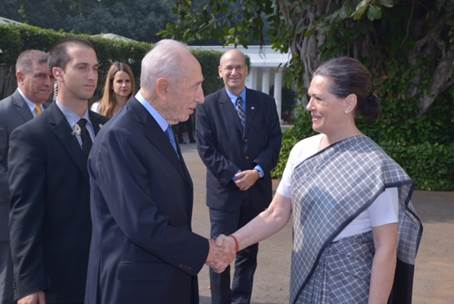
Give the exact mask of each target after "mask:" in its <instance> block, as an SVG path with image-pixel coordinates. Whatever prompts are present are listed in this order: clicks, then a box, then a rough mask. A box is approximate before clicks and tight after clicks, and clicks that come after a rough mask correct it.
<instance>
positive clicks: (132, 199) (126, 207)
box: [85, 98, 208, 304]
mask: <svg viewBox="0 0 454 304" xmlns="http://www.w3.org/2000/svg"><path fill="white" fill-rule="evenodd" d="M88 170H89V174H90V183H91V215H92V223H93V234H92V243H91V248H90V261H89V267H88V277H87V290H86V296H85V304H94V303H105V304H115V303H118V304H122V303H160V304H166V303H168V304H174V303H179V304H185V303H194V304H195V303H198V287H197V276H196V275H197V273H198V272H199V270H200V269H201V267H202V266H203V264H204V262H205V260H206V258H207V255H208V241H207V240H206V239H205V238H202V237H201V236H198V235H196V234H194V233H192V232H191V216H192V196H193V192H192V191H193V190H192V181H191V178H190V176H189V173H188V171H187V169H186V166H185V164H184V162H183V158H182V156H181V154H180V158H178V157H177V154H176V153H175V151H174V150H173V148H172V146H171V144H170V142H169V140H168V138H167V136H166V135H165V133H164V132H163V131H162V129H161V128H160V127H159V125H158V124H157V123H156V121H155V120H154V119H153V118H152V116H151V115H150V114H149V113H148V112H147V111H146V109H145V108H144V107H143V106H142V105H141V104H140V103H139V102H138V101H137V100H136V99H135V98H131V100H130V101H129V102H128V103H127V105H126V107H125V108H124V109H123V111H122V112H120V113H119V114H118V115H117V116H115V117H114V118H113V119H112V120H111V121H110V122H109V123H108V124H107V125H106V126H104V128H103V129H102V130H101V132H100V133H99V135H98V138H97V142H96V143H95V144H94V146H93V149H92V151H91V154H90V157H89V164H88Z"/></svg>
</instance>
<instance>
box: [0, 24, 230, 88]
mask: <svg viewBox="0 0 454 304" xmlns="http://www.w3.org/2000/svg"><path fill="white" fill-rule="evenodd" d="M66 37H79V38H83V39H87V40H89V41H91V42H92V43H93V44H94V46H95V48H96V52H97V55H98V60H99V63H100V77H99V81H98V90H97V94H95V96H100V95H101V91H102V87H103V85H104V79H105V75H106V74H107V69H108V68H109V66H110V64H111V63H112V62H113V61H122V62H126V63H128V64H130V65H131V67H132V70H133V71H134V75H135V76H136V78H137V79H136V81H137V85H138V84H139V82H138V79H139V76H140V64H141V60H142V58H143V56H144V55H145V53H146V52H147V51H148V50H149V49H150V48H151V46H152V45H151V44H149V43H145V42H138V41H121V40H111V39H105V38H100V37H93V36H89V35H84V34H74V33H65V32H57V31H54V30H47V29H42V28H39V27H35V26H29V25H0V64H6V65H11V66H14V65H15V63H16V58H17V56H18V55H19V53H20V52H21V51H23V50H26V49H39V50H44V51H46V50H48V49H49V48H50V47H51V46H52V45H53V44H54V43H56V42H57V41H58V40H60V39H63V38H66ZM194 55H195V56H196V57H197V59H198V60H199V61H200V63H201V65H202V68H203V74H204V78H205V81H204V84H203V87H204V92H205V93H206V94H208V93H211V92H214V91H215V90H217V89H218V88H220V87H221V86H222V84H221V83H220V81H219V79H218V77H217V75H218V72H217V70H218V69H217V67H218V63H219V57H220V55H221V54H220V53H218V52H204V51H195V52H194ZM2 93H3V95H8V94H10V93H11V92H2Z"/></svg>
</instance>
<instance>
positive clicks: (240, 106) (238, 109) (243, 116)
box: [235, 96, 246, 132]
mask: <svg viewBox="0 0 454 304" xmlns="http://www.w3.org/2000/svg"><path fill="white" fill-rule="evenodd" d="M235 109H236V112H237V113H238V117H239V118H240V122H241V126H243V132H244V128H245V127H246V113H245V111H244V108H243V98H241V96H238V98H237V99H236V102H235Z"/></svg>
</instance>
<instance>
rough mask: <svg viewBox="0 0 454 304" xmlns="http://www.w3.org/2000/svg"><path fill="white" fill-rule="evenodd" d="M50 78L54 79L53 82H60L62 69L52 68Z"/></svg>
mask: <svg viewBox="0 0 454 304" xmlns="http://www.w3.org/2000/svg"><path fill="white" fill-rule="evenodd" d="M51 73H52V77H54V79H55V80H57V81H62V80H63V73H64V71H63V69H62V68H60V67H53V68H52V70H51Z"/></svg>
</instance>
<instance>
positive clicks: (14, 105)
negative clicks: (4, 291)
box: [0, 90, 33, 242]
mask: <svg viewBox="0 0 454 304" xmlns="http://www.w3.org/2000/svg"><path fill="white" fill-rule="evenodd" d="M32 118H33V114H32V112H31V111H30V108H29V107H28V105H27V103H26V102H25V100H24V99H23V98H22V96H21V95H20V94H19V91H17V90H16V91H15V92H14V93H13V94H12V95H10V96H8V97H6V98H5V99H3V100H1V101H0V242H2V241H7V240H9V233H8V216H9V186H8V147H9V145H8V141H9V136H10V134H11V132H12V131H13V130H14V129H16V128H17V127H18V126H20V125H22V124H24V123H25V122H27V121H29V120H30V119H32Z"/></svg>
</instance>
